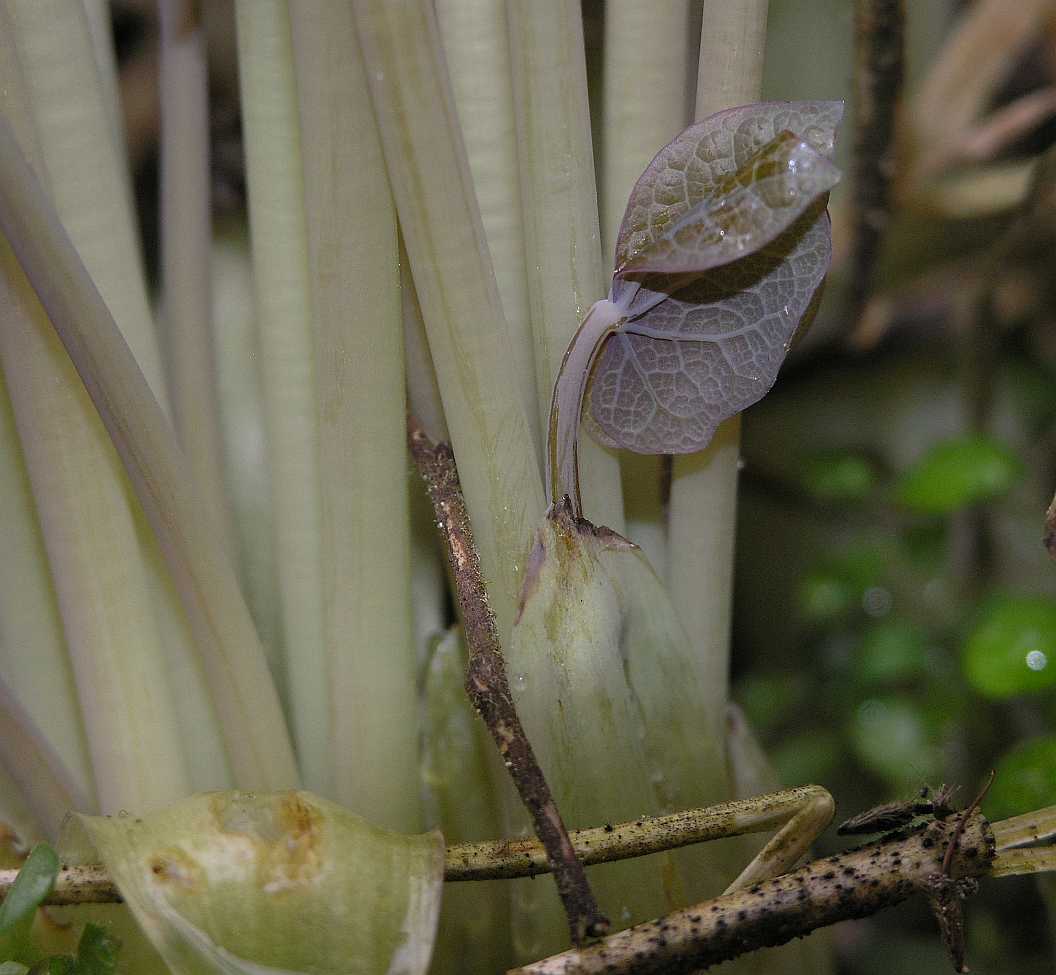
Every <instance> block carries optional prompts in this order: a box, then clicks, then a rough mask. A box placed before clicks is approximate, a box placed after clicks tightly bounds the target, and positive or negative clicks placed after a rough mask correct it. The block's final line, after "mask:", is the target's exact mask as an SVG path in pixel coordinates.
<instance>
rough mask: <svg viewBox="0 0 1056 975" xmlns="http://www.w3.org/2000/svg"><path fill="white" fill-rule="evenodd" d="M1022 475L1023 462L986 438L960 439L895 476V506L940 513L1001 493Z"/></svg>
mask: <svg viewBox="0 0 1056 975" xmlns="http://www.w3.org/2000/svg"><path fill="white" fill-rule="evenodd" d="M1022 476H1023V464H1022V462H1021V461H1020V460H1019V458H1018V457H1016V455H1015V454H1013V453H1012V451H1010V450H1009V449H1008V448H1007V447H1006V446H1004V444H1002V443H1000V442H999V441H997V440H993V439H991V438H989V437H977V436H976V437H959V438H957V439H954V440H947V441H945V442H944V443H941V444H938V445H937V446H935V447H932V448H931V450H929V451H928V452H927V453H926V454H925V455H924V456H923V457H922V458H921V459H920V460H919V461H917V463H916V464H914V465H913V466H912V467H911V468H910V469H909V470H908V471H906V472H905V473H904V474H902V476H901V477H899V479H898V482H897V484H896V485H895V497H896V499H897V501H898V503H899V504H901V505H902V506H903V507H906V508H909V509H910V510H911V511H917V512H920V513H921V514H932V515H943V514H949V513H950V512H952V511H957V510H958V509H959V508H964V507H967V506H968V505H972V504H977V503H979V502H981V501H990V500H993V499H994V498H998V497H1000V496H1001V495H1003V494H1005V493H1006V492H1007V491H1008V490H1009V489H1010V488H1011V487H1012V486H1013V485H1014V484H1015V483H1016V482H1017V481H1018V480H1019V479H1020V478H1021V477H1022Z"/></svg>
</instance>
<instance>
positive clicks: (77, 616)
mask: <svg viewBox="0 0 1056 975" xmlns="http://www.w3.org/2000/svg"><path fill="white" fill-rule="evenodd" d="M11 9H12V7H8V8H5V9H4V10H3V11H0V14H2V15H3V20H2V21H0V76H2V77H0V81H2V84H0V99H2V102H3V104H2V109H3V111H2V115H3V118H4V119H5V120H10V122H11V123H13V124H15V125H17V126H18V132H19V136H20V139H21V141H22V145H23V146H24V147H25V151H26V152H27V153H28V154H29V155H30V156H31V157H32V158H34V160H38V161H39V159H40V154H39V150H38V149H37V144H36V139H35V132H34V127H33V122H32V119H31V117H30V114H29V111H28V105H27V102H28V99H27V98H26V97H25V94H24V91H23V88H22V79H21V74H20V72H19V69H18V64H17V60H16V57H17V56H16V54H15V51H14V49H13V47H14V45H13V44H12V41H13V40H16V39H17V36H18V35H17V32H13V31H12V30H11V29H10V22H9V20H8V18H7V15H8V14H9V13H10V11H11ZM78 9H79V8H78ZM102 127H103V128H104V129H105V124H104V125H103V126H102ZM3 132H4V140H3V153H2V156H3V162H4V164H5V169H8V168H13V169H14V172H13V173H12V174H11V176H10V178H7V179H4V180H3V181H2V185H3V192H4V193H5V194H6V196H5V199H13V200H14V201H15V202H16V203H17V204H19V205H23V206H28V207H29V208H30V209H33V208H34V207H39V208H43V207H45V206H47V203H46V199H45V197H44V195H43V191H42V190H41V188H40V186H39V185H36V184H34V185H32V187H31V188H24V186H25V184H29V183H30V182H31V181H32V175H31V173H30V171H29V169H28V167H27V166H26V164H25V162H24V161H23V160H22V158H21V155H20V153H19V148H18V146H17V144H16V142H15V137H14V135H13V134H12V131H11V129H10V127H8V126H7V124H6V123H5V126H4V130H3ZM104 141H105V135H104ZM8 164H10V165H8ZM38 166H40V171H43V166H42V164H40V163H39V162H38ZM20 183H21V184H24V186H23V188H20V186H19V184H20ZM29 196H32V197H33V199H32V200H31V199H29ZM43 219H46V218H43ZM43 219H42V221H41V222H43ZM51 219H52V220H55V221H56V227H57V218H55V217H54V215H53V211H52V216H51ZM4 229H5V232H6V233H7V236H8V239H9V240H10V241H11V243H13V244H16V245H21V244H22V243H23V239H24V236H25V235H24V234H23V232H22V230H21V228H18V227H17V226H16V225H15V223H14V222H13V221H10V220H8V221H5V228H4ZM27 233H28V229H27ZM70 249H71V251H72V245H70ZM39 266H40V268H41V269H46V272H47V273H49V274H52V275H56V276H61V275H62V273H63V272H62V271H61V270H60V269H58V267H57V266H55V265H54V264H52V263H51V262H50V261H49V259H48V258H43V259H42V260H41V261H40V262H39ZM81 273H82V274H83V273H85V272H83V269H82V272H81ZM96 300H97V301H99V299H98V296H96ZM71 313H72V314H74V315H80V314H81V313H82V310H81V309H80V308H79V307H78V304H77V303H76V302H74V303H72V304H71ZM0 318H2V320H3V321H4V328H2V329H0V364H2V367H3V370H4V374H5V376H6V378H7V384H8V390H9V392H10V395H11V402H12V405H13V407H14V411H15V420H16V423H17V426H18V432H19V435H20V437H21V440H22V444H23V449H24V451H25V457H26V466H27V470H28V473H29V477H30V482H31V484H32V488H33V495H34V498H35V501H36V506H37V511H38V514H39V517H40V524H41V528H42V530H43V535H44V542H45V546H46V549H47V554H48V560H49V562H50V565H51V572H52V578H53V580H54V584H55V591H56V594H57V596H58V603H59V609H60V612H61V614H62V620H63V625H64V628H65V635H66V642H67V646H68V649H69V653H70V657H71V661H72V664H73V671H74V675H75V678H76V683H77V692H78V695H79V698H80V703H81V713H82V715H83V718H84V724H85V730H86V732H87V735H88V744H89V749H90V753H91V759H92V767H93V773H94V778H95V783H96V796H97V800H98V803H99V807H100V808H102V809H103V810H104V811H116V810H117V809H120V808H127V809H133V810H137V811H138V810H144V809H148V808H151V807H153V806H158V805H163V804H165V803H166V802H170V801H172V800H173V799H175V798H177V797H179V796H180V795H183V794H184V793H185V792H186V790H187V788H188V779H187V773H186V766H185V763H184V757H183V752H182V745H181V742H180V736H179V733H178V729H177V725H176V718H175V710H174V706H173V701H172V699H171V695H170V693H169V691H168V688H167V682H166V679H165V665H164V660H163V658H162V648H161V641H160V635H159V632H158V627H157V622H156V619H155V617H154V609H153V605H152V600H151V594H150V590H149V586H148V583H147V580H146V575H147V570H146V567H145V564H144V560H143V556H142V550H141V548H140V543H139V539H138V538H137V525H136V515H135V513H134V511H133V503H134V502H133V501H132V499H131V497H130V494H129V488H128V483H127V481H126V480H125V478H124V476H123V473H122V471H121V465H120V461H119V459H118V457H117V454H116V453H115V452H114V450H113V447H112V445H111V443H110V440H109V438H108V437H107V433H106V430H105V428H104V427H103V424H102V423H100V422H99V417H98V415H97V413H96V411H95V410H94V409H93V408H92V404H91V402H90V400H89V399H88V396H87V395H86V394H85V390H84V387H83V386H82V384H81V382H80V380H79V379H78V376H77V374H76V372H75V371H74V368H73V366H72V364H71V363H70V360H69V358H68V357H67V355H66V353H65V352H64V351H63V349H62V346H61V345H60V344H59V341H58V340H57V338H56V336H55V334H54V332H53V330H52V328H51V325H50V323H49V322H48V318H47V315H46V314H45V311H44V309H43V308H41V306H40V304H39V303H38V301H37V298H36V296H34V294H33V292H32V290H31V288H30V285H29V283H28V282H27V281H26V278H25V277H24V275H23V273H22V269H21V268H20V267H19V263H18V261H17V260H16V259H15V255H14V254H12V252H11V250H10V249H9V248H8V246H7V244H6V243H2V253H0ZM110 328H111V329H114V328H115V327H114V325H113V323H112V322H111V323H110ZM126 354H127V351H126ZM19 652H20V653H32V648H30V647H26V648H19Z"/></svg>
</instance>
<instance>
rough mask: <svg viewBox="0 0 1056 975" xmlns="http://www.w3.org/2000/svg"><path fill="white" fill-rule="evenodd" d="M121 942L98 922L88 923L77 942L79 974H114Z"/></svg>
mask: <svg viewBox="0 0 1056 975" xmlns="http://www.w3.org/2000/svg"><path fill="white" fill-rule="evenodd" d="M120 950H121V942H120V941H119V940H118V939H117V938H115V937H114V936H113V935H111V934H110V933H109V932H107V930H106V929H105V928H101V927H100V926H99V925H98V924H86V925H85V926H84V931H83V932H82V934H81V940H80V942H78V944H77V975H114V973H115V972H116V971H117V955H118V952H119V951H120Z"/></svg>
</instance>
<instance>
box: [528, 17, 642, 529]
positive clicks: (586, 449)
mask: <svg viewBox="0 0 1056 975" xmlns="http://www.w3.org/2000/svg"><path fill="white" fill-rule="evenodd" d="M508 10H509V14H510V38H511V45H510V47H511V54H512V59H513V91H514V99H515V108H516V111H515V115H516V118H517V141H518V165H519V168H520V173H521V198H522V200H523V204H524V215H525V250H526V257H527V267H528V294H529V299H530V302H531V313H532V333H533V336H534V340H535V380H536V386H537V387H538V393H537V403H538V406H537V409H538V411H539V414H540V417H541V423H542V424H543V425H544V429H545V425H546V423H547V417H548V413H549V410H550V405H551V396H552V394H553V388H554V383H555V382H556V381H557V375H558V372H559V371H560V369H561V367H562V363H563V361H564V358H565V349H566V346H567V345H568V344H569V341H570V340H571V338H572V336H573V334H574V333H575V332H576V328H577V326H578V324H579V322H580V321H581V320H582V319H583V318H584V316H585V315H586V314H587V313H588V309H590V307H591V305H592V304H593V303H594V302H595V301H598V300H599V299H601V298H602V297H604V295H605V294H606V293H607V292H608V267H607V259H606V260H605V261H604V262H603V259H602V255H601V232H600V229H599V227H598V194H597V187H596V184H595V178H594V155H593V148H592V145H591V135H590V106H589V104H588V102H587V72H586V64H585V57H584V48H583V18H582V14H581V12H580V5H579V3H578V0H514V2H512V3H510V4H509V6H508ZM578 454H579V466H580V475H581V480H582V485H583V488H582V490H583V499H584V502H585V505H584V507H585V513H586V515H587V517H589V518H590V519H591V520H592V521H594V522H595V523H596V524H599V525H607V526H608V527H610V528H612V529H613V530H615V531H618V532H622V531H623V530H624V518H623V492H622V486H621V483H620V473H619V463H618V461H617V458H616V455H615V454H614V453H613V452H611V451H608V450H606V449H605V448H603V447H601V446H600V445H599V444H597V443H596V442H595V441H594V440H592V439H591V438H590V437H587V436H584V437H582V439H581V440H580V442H579V447H578ZM579 510H580V507H579V505H578V502H577V511H579Z"/></svg>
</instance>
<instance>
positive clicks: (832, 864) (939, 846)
mask: <svg viewBox="0 0 1056 975" xmlns="http://www.w3.org/2000/svg"><path fill="white" fill-rule="evenodd" d="M959 829H961V817H960V816H951V817H949V818H948V819H945V820H933V821H931V822H929V823H927V824H926V825H924V826H922V827H918V828H917V829H916V830H913V831H909V832H902V833H895V834H890V835H889V836H887V837H885V838H884V839H882V840H880V841H879V842H876V843H870V844H869V845H867V846H864V847H861V848H859V849H857V850H853V851H850V852H847V853H841V854H838V855H836V856H831V857H826V858H824V859H821V860H815V861H813V862H812V863H809V864H807V865H806V866H804V867H801V868H800V869H799V870H796V871H793V872H792V873H787V874H784V875H782V876H780V877H777V878H776V879H774V880H769V881H766V882H765V883H761V884H756V885H755V886H753V887H748V888H746V889H744V890H739V891H736V892H734V893H732V894H726V895H724V896H722V897H717V898H715V899H714V900H710V901H705V902H704V903H702V904H697V905H695V906H694V907H690V908H687V909H686V910H682V911H676V912H674V913H671V914H668V915H665V916H664V917H662V918H658V919H657V920H655V921H649V922H647V923H645V924H638V925H635V926H634V927H632V928H628V929H627V930H626V931H620V932H618V933H617V934H614V935H611V936H609V937H608V938H605V939H604V940H603V941H601V942H599V943H598V944H596V945H592V946H591V947H589V948H585V949H581V950H574V951H566V952H563V953H562V954H560V955H554V956H553V957H551V958H547V959H544V960H543V961H538V962H534V963H533V964H531V965H526V966H524V967H523V968H518V969H515V970H513V971H512V972H511V973H510V975H572V973H575V975H594V973H596V975H601V973H606V975H630V973H631V972H633V973H635V975H648V973H650V972H652V973H656V975H660V973H663V975H677V973H680V972H695V971H699V970H701V969H704V968H708V967H710V966H711V965H717V964H718V963H719V962H723V961H726V960H728V959H730V958H735V957H737V956H738V955H742V954H745V953H747V952H750V951H755V950H756V949H758V948H767V947H771V946H774V945H780V944H784V943H785V942H787V941H790V940H791V939H792V938H796V937H802V936H803V935H805V934H809V933H810V932H811V931H813V930H814V929H815V928H820V927H824V926H826V925H829V924H834V923H836V922H837V921H844V920H848V919H850V918H858V917H865V916H867V915H870V914H875V913H876V912H877V911H880V910H883V909H884V908H886V907H892V906H893V905H895V904H898V903H900V902H901V901H904V900H906V899H907V898H908V897H910V896H912V895H913V894H916V893H923V894H926V895H929V896H933V895H934V891H935V886H936V884H937V883H941V884H942V885H943V886H944V887H948V885H950V884H954V885H956V888H955V889H954V888H949V889H950V890H951V894H950V895H949V896H950V900H951V902H952V899H953V898H954V897H956V898H960V897H962V896H963V895H964V894H965V893H966V892H968V890H969V889H970V888H971V886H972V882H973V880H974V879H975V878H977V877H981V876H983V875H985V874H987V873H989V871H990V866H991V863H992V862H993V859H994V838H993V832H992V830H991V829H990V825H989V823H988V822H987V821H986V820H985V819H984V818H983V816H982V815H980V814H979V813H977V812H976V813H972V814H971V815H970V816H968V817H967V819H966V820H965V822H964V824H963V830H962V831H961V832H960V836H959V840H958V843H957V849H956V852H955V855H954V856H953V858H952V860H951V863H950V865H949V867H950V869H949V873H948V874H946V873H944V872H943V858H944V857H945V854H946V851H947V848H948V847H949V845H950V843H951V842H953V840H954V836H955V834H956V833H957V831H958V830H959Z"/></svg>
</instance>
